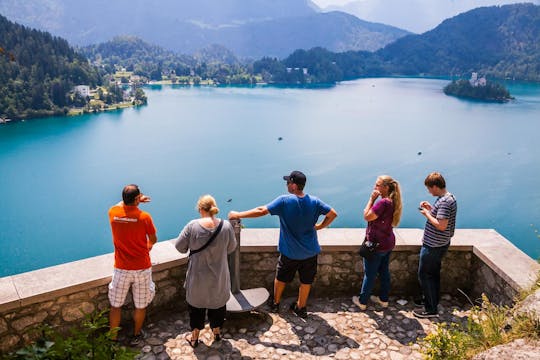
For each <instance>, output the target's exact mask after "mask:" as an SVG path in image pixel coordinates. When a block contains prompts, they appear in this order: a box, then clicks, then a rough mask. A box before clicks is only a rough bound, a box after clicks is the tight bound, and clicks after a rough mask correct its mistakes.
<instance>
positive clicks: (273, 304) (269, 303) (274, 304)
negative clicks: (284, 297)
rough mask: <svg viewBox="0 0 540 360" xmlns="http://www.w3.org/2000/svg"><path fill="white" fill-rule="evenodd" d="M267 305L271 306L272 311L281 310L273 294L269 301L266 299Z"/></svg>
mask: <svg viewBox="0 0 540 360" xmlns="http://www.w3.org/2000/svg"><path fill="white" fill-rule="evenodd" d="M266 305H268V307H269V308H270V312H274V313H277V312H279V303H277V304H276V303H274V297H273V296H271V297H269V298H268V301H266Z"/></svg>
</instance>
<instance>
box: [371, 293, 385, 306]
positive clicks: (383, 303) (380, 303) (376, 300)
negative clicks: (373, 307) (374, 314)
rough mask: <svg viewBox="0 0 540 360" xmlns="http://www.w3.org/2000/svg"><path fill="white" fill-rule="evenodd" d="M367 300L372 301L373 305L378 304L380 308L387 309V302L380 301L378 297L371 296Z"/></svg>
mask: <svg viewBox="0 0 540 360" xmlns="http://www.w3.org/2000/svg"><path fill="white" fill-rule="evenodd" d="M369 300H371V301H373V302H374V303H375V304H379V305H380V306H381V307H382V308H387V307H388V301H382V300H381V298H380V297H378V296H375V295H371V296H370V297H369Z"/></svg>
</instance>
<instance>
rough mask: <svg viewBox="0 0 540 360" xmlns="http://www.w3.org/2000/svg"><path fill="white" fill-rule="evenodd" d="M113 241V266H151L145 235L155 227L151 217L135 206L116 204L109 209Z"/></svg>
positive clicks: (119, 267)
mask: <svg viewBox="0 0 540 360" xmlns="http://www.w3.org/2000/svg"><path fill="white" fill-rule="evenodd" d="M109 221H110V223H111V230H112V237H113V243H114V267H115V268H117V269H122V270H142V269H148V268H149V267H151V266H152V263H151V262H150V252H149V251H148V238H147V235H154V234H155V233H156V228H155V226H154V222H153V221H152V217H151V216H150V214H149V213H147V212H146V211H142V210H141V209H139V208H138V207H137V206H127V205H123V204H118V205H115V206H113V207H111V208H110V209H109Z"/></svg>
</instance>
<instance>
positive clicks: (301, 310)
mask: <svg viewBox="0 0 540 360" xmlns="http://www.w3.org/2000/svg"><path fill="white" fill-rule="evenodd" d="M291 310H292V312H293V313H294V314H295V315H296V316H299V317H301V318H302V319H306V318H307V310H306V307H305V306H304V307H303V308H299V307H298V305H297V304H296V302H293V303H292V304H291Z"/></svg>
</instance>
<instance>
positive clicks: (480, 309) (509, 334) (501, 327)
mask: <svg viewBox="0 0 540 360" xmlns="http://www.w3.org/2000/svg"><path fill="white" fill-rule="evenodd" d="M539 288H540V274H539V276H538V278H537V281H536V282H535V284H534V285H533V286H532V287H531V289H528V290H526V291H523V292H522V293H520V294H519V295H518V296H517V299H516V300H517V301H516V305H515V306H514V307H509V306H501V305H496V304H492V303H491V302H490V301H489V299H488V298H487V296H486V295H482V304H481V305H476V306H473V308H472V309H471V310H470V315H469V317H468V319H467V323H466V324H465V325H460V324H456V323H451V324H447V323H441V324H437V325H436V329H435V331H434V332H433V333H431V334H429V335H427V336H426V337H425V338H424V339H422V340H420V341H419V344H420V348H421V352H422V353H423V354H424V355H425V356H426V359H429V360H443V359H445V360H454V359H456V360H457V359H470V358H472V357H473V356H474V355H475V354H478V353H480V352H482V351H484V350H487V349H490V348H492V347H494V346H497V345H501V344H505V343H508V342H511V341H513V340H516V339H534V340H537V339H540V321H538V320H537V319H536V318H535V317H534V316H533V315H530V314H519V313H518V312H517V310H516V308H517V305H519V303H520V302H521V301H523V299H525V298H526V297H527V296H528V295H530V294H532V293H533V292H535V291H536V290H537V289H539Z"/></svg>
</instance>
